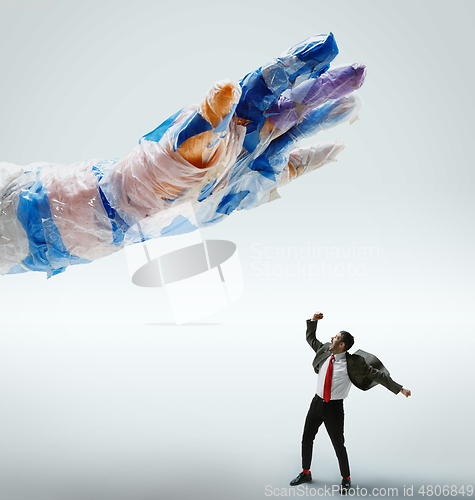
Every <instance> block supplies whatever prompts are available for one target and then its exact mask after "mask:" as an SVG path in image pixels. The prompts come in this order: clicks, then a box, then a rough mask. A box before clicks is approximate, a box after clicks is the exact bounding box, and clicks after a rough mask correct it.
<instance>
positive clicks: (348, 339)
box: [340, 330, 355, 351]
mask: <svg viewBox="0 0 475 500" xmlns="http://www.w3.org/2000/svg"><path fill="white" fill-rule="evenodd" d="M340 335H341V340H340V342H344V343H345V351H348V350H349V349H351V348H352V346H353V344H354V343H355V339H354V337H353V335H351V333H350V332H345V330H342V331H341V332H340Z"/></svg>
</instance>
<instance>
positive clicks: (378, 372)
mask: <svg viewBox="0 0 475 500" xmlns="http://www.w3.org/2000/svg"><path fill="white" fill-rule="evenodd" d="M316 330H317V321H312V320H310V319H308V320H307V334H306V335H307V342H308V343H309V344H310V347H311V348H312V349H313V350H314V351H315V352H316V355H315V358H314V360H313V363H312V364H313V369H314V370H315V372H316V373H318V369H319V367H320V365H321V364H322V363H323V362H324V361H325V360H326V359H327V358H328V357H330V355H331V352H330V351H329V348H330V345H331V344H330V342H327V343H325V344H322V343H321V342H320V341H319V340H318V339H317V338H316V336H315V332H316ZM346 366H347V370H348V376H349V377H350V380H351V382H352V384H354V385H356V387H358V389H361V390H362V391H367V390H368V389H370V388H371V387H374V386H375V385H377V384H381V385H383V386H384V387H386V389H389V390H390V391H391V392H394V394H398V393H399V392H400V391H401V389H402V385H399V384H398V383H396V382H394V380H393V379H392V378H391V377H390V376H389V372H388V370H387V369H386V368H385V367H384V365H383V364H382V363H381V361H379V359H378V358H377V357H376V356H374V355H373V354H370V353H369V352H365V351H362V350H361V349H360V350H358V351H356V353H355V354H350V353H349V352H348V351H347V352H346Z"/></svg>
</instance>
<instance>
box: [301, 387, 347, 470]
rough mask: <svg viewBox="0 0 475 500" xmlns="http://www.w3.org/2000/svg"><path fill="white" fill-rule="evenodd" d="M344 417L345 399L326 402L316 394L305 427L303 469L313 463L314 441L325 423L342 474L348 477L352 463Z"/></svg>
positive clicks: (308, 467)
mask: <svg viewBox="0 0 475 500" xmlns="http://www.w3.org/2000/svg"><path fill="white" fill-rule="evenodd" d="M344 419H345V412H344V411H343V399H337V400H335V401H333V400H330V401H329V402H328V403H325V401H324V400H323V399H322V398H321V397H319V396H317V395H315V397H314V398H313V399H312V402H311V403H310V408H309V410H308V413H307V418H306V419H305V426H304V429H303V436H302V468H303V469H310V464H311V463H312V452H313V441H314V440H315V436H316V434H317V432H318V428H319V427H320V426H321V425H322V423H324V424H325V427H326V429H327V432H328V435H329V436H330V439H331V442H332V444H333V448H334V449H335V453H336V456H337V458H338V463H339V465H340V472H341V475H342V477H348V476H349V475H350V464H349V463H348V454H347V453H346V447H345V437H344V435H343V424H344Z"/></svg>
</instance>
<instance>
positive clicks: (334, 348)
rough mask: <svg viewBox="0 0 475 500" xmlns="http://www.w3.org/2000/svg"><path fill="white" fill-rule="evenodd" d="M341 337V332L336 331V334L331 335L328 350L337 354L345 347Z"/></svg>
mask: <svg viewBox="0 0 475 500" xmlns="http://www.w3.org/2000/svg"><path fill="white" fill-rule="evenodd" d="M341 337H342V335H341V333H338V334H337V335H335V336H334V337H332V341H331V346H330V351H331V352H332V353H333V354H339V353H341V352H343V350H344V349H345V343H344V342H343V340H342V338H341Z"/></svg>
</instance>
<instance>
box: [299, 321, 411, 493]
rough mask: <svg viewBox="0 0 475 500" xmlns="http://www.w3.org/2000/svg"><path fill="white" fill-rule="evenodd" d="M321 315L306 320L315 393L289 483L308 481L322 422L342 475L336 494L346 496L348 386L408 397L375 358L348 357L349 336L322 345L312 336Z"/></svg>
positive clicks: (348, 483)
mask: <svg viewBox="0 0 475 500" xmlns="http://www.w3.org/2000/svg"><path fill="white" fill-rule="evenodd" d="M322 318H323V314H322V313H315V314H314V315H313V318H312V319H311V320H310V319H309V320H307V332H306V336H307V342H308V343H309V344H310V347H311V348H312V349H313V350H314V351H315V353H316V354H315V358H314V360H313V368H314V370H315V372H316V373H317V374H318V379H317V392H316V394H315V397H314V398H313V400H312V402H311V404H310V409H309V410H308V414H307V418H306V420H305V426H304V431H303V436H302V472H301V473H300V474H299V475H298V476H297V477H296V478H295V479H293V480H292V481H291V482H290V485H291V486H297V485H299V484H302V483H305V482H307V481H311V480H312V474H311V472H310V464H311V461H312V452H313V441H314V439H315V435H316V434H317V431H318V428H319V427H320V425H321V424H322V423H324V424H325V427H326V429H327V431H328V435H329V436H330V440H331V442H332V444H333V448H334V449H335V453H336V456H337V458H338V463H339V466H340V472H341V476H342V481H341V487H340V493H341V494H346V493H348V490H349V489H350V487H351V480H350V465H349V462H348V454H347V452H346V447H345V437H344V429H343V427H344V426H343V424H344V411H343V400H344V399H345V398H346V396H347V395H348V392H349V390H350V387H351V384H353V385H355V386H356V387H358V388H359V389H361V390H363V391H366V390H368V389H370V388H371V387H374V386H375V385H377V384H381V385H383V386H384V387H386V388H387V389H389V390H390V391H391V392H394V394H399V393H401V394H403V395H404V396H406V398H407V397H409V396H410V395H411V391H409V390H408V389H404V388H403V386H402V385H400V384H398V383H396V382H394V380H393V379H392V378H391V377H390V375H389V372H388V370H387V369H386V368H385V367H384V366H383V364H382V363H381V361H379V359H378V358H376V356H374V355H372V354H370V353H367V352H365V351H362V350H358V351H357V352H356V353H355V354H350V353H349V352H348V350H349V349H350V348H351V347H352V345H353V343H354V338H353V336H352V335H351V333H349V332H346V331H341V332H340V333H338V334H337V335H335V336H334V337H332V339H331V342H327V343H325V344H323V343H322V342H320V341H319V340H318V339H317V338H316V336H315V332H316V330H317V323H318V320H320V319H322Z"/></svg>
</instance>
